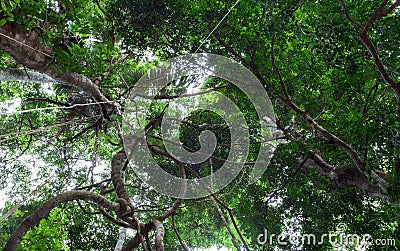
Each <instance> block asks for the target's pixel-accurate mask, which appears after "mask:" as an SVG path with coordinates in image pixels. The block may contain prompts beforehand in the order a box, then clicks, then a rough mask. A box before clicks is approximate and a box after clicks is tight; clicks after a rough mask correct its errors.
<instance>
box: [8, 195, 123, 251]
mask: <svg viewBox="0 0 400 251" xmlns="http://www.w3.org/2000/svg"><path fill="white" fill-rule="evenodd" d="M73 200H84V201H91V202H94V203H96V204H97V205H99V206H102V207H104V208H107V209H108V210H112V211H115V212H118V211H119V210H120V205H119V204H118V203H115V202H112V201H109V200H107V199H106V198H104V197H103V196H101V195H98V194H96V193H93V192H89V191H76V190H74V191H69V192H65V193H62V194H59V195H56V196H54V197H53V198H51V199H50V200H48V201H46V202H45V203H43V204H42V205H41V206H40V207H39V208H37V209H36V210H35V211H34V212H33V213H32V214H31V215H30V216H28V217H26V218H25V219H24V220H23V221H22V222H21V223H20V224H19V225H18V227H17V228H16V229H15V231H14V233H13V234H12V235H11V236H10V238H9V239H8V241H7V244H6V246H5V247H4V248H3V251H12V250H14V249H15V248H16V247H17V245H18V244H19V243H20V242H21V240H22V238H23V237H24V235H25V234H26V233H27V232H28V230H29V229H31V228H32V227H34V226H36V225H38V224H39V222H40V220H41V219H43V218H45V217H47V216H48V214H49V213H50V211H51V210H52V209H53V208H55V207H56V206H58V205H60V204H61V203H65V202H68V201H73Z"/></svg>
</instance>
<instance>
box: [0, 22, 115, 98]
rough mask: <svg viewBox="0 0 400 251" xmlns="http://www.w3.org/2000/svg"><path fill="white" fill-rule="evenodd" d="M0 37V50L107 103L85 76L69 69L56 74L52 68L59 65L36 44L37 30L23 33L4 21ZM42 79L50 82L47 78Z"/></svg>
mask: <svg viewBox="0 0 400 251" xmlns="http://www.w3.org/2000/svg"><path fill="white" fill-rule="evenodd" d="M1 18H2V16H1V15H0V19H1ZM0 36H2V39H1V40H0V49H2V50H4V51H5V52H7V53H8V54H10V55H11V56H12V57H13V58H14V59H15V60H16V61H17V62H19V63H21V64H22V65H24V66H26V67H28V68H30V69H32V70H34V71H37V72H41V73H44V74H46V75H48V76H49V77H50V78H52V79H54V80H55V81H56V82H59V83H61V84H64V85H68V86H73V87H75V88H78V89H80V90H82V91H84V92H86V93H87V94H89V95H90V96H92V97H93V98H94V99H95V100H96V101H99V102H108V101H109V100H108V99H107V98H106V97H105V96H104V95H103V94H102V93H101V92H100V89H99V88H98V87H97V86H96V85H95V84H94V83H93V82H92V81H91V80H90V79H88V78H87V77H85V76H83V75H80V74H78V73H74V72H71V71H70V70H67V71H66V72H65V73H59V72H57V71H56V70H55V69H56V68H57V67H60V65H59V64H58V63H57V62H55V60H54V55H55V54H54V52H53V51H52V50H51V49H50V48H49V47H46V46H43V45H42V44H41V43H40V42H39V34H38V33H37V32H36V31H34V30H30V31H24V30H22V29H21V27H20V25H19V24H18V23H17V22H7V23H6V24H5V25H3V26H0ZM45 79H46V81H50V79H49V78H45ZM52 82H53V81H52Z"/></svg>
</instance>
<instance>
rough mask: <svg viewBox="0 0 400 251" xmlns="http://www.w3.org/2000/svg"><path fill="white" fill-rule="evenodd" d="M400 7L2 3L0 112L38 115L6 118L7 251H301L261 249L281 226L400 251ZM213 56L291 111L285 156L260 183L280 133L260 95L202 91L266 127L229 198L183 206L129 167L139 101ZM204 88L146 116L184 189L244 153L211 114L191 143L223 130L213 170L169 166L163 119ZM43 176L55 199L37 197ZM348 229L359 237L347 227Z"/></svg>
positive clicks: (46, 192) (215, 84)
mask: <svg viewBox="0 0 400 251" xmlns="http://www.w3.org/2000/svg"><path fill="white" fill-rule="evenodd" d="M399 5H400V1H390V2H389V1H386V0H385V1H368V2H366V1H327V2H321V1H291V0H285V1H230V0H228V1H204V0H196V1H186V0H179V1H168V0H155V1H126V0H117V1H108V0H97V1H89V2H87V1H55V0H54V1H37V2H34V1H19V0H7V1H3V2H2V3H1V12H0V24H1V26H0V36H1V40H0V49H1V50H0V51H1V67H2V69H1V71H0V72H1V73H2V77H1V79H0V80H1V85H0V86H1V87H0V91H1V94H2V95H1V100H2V101H3V102H4V105H3V107H5V106H6V104H7V102H8V103H10V104H12V103H16V104H17V105H19V104H18V103H19V102H20V107H21V110H18V111H16V112H15V111H14V112H10V113H12V114H7V113H3V114H2V115H1V120H2V123H1V124H2V125H1V127H0V128H1V129H0V130H1V134H2V138H1V139H0V142H1V149H2V151H1V158H2V165H3V167H2V171H1V172H2V175H1V178H0V179H1V181H2V182H1V184H4V185H3V186H2V187H3V188H4V187H6V185H7V184H9V186H12V187H11V188H12V189H11V190H10V191H9V193H8V194H9V197H10V198H13V199H12V200H10V201H9V202H8V204H7V205H6V208H5V209H4V210H3V212H4V213H3V215H4V214H5V213H6V212H9V213H8V214H5V216H4V217H3V219H2V222H1V223H0V224H1V225H2V227H3V226H4V228H2V230H0V233H1V235H0V236H1V244H2V246H4V250H13V249H15V248H17V249H18V248H19V249H24V248H27V247H28V246H31V247H32V249H33V248H34V246H33V245H34V244H33V243H35V242H34V240H35V239H37V238H39V237H38V236H46V237H43V240H44V242H45V240H48V242H46V243H47V244H42V245H47V247H48V248H49V249H62V248H64V249H82V250H92V249H99V250H103V249H104V250H107V249H110V247H114V246H115V245H116V243H117V240H118V234H119V233H118V228H119V227H121V228H128V229H133V235H132V236H129V238H130V239H129V241H127V242H126V243H125V244H124V247H123V248H124V250H132V249H134V248H142V249H143V250H152V247H154V248H155V249H156V250H164V249H165V250H177V249H184V250H189V248H206V247H210V246H211V245H213V244H216V245H223V246H226V247H229V248H232V249H233V248H236V249H238V250H240V249H244V250H269V248H272V247H271V246H273V247H279V248H281V249H287V250H289V249H291V248H295V246H296V245H295V244H290V245H287V246H282V245H279V243H277V242H276V241H275V242H274V243H271V245H269V246H267V245H261V244H260V243H258V242H257V239H258V237H259V236H260V234H263V233H264V230H265V229H266V230H267V231H268V233H274V234H277V235H278V234H279V233H281V232H285V231H286V232H290V231H292V232H293V231H294V232H297V233H300V234H308V233H313V234H316V235H317V236H321V235H323V234H326V233H330V232H332V231H336V232H338V231H339V230H340V231H345V233H346V234H359V235H362V234H370V235H371V236H372V237H373V238H374V239H378V238H390V239H393V240H395V241H396V242H397V243H400V240H399V238H400V237H399V236H400V235H399V229H400V227H399V220H398V219H399V216H400V210H399V208H400V200H399V199H400V197H399V194H400V161H399V158H400V156H399V154H400V142H399V141H400V139H399V137H400V136H399V132H398V131H399V126H400V124H399V116H400V82H399V76H400V73H399V70H398V69H400V62H399V60H398V58H399V57H400V54H399V53H400V52H399V50H398V44H397V43H396V42H397V41H399V40H400V38H399V36H400V35H399V34H400V24H399V22H397V19H398V11H399ZM199 51H200V52H207V53H215V54H219V55H224V56H226V57H229V58H232V59H234V60H236V61H237V62H239V63H240V64H241V65H243V66H245V67H246V68H248V69H249V70H250V71H251V72H252V74H254V76H256V78H257V79H258V81H259V82H260V83H261V84H262V85H263V87H264V88H265V90H266V91H267V92H268V94H269V96H270V98H271V101H272V104H274V110H275V113H276V115H277V119H276V127H277V130H278V131H279V134H280V135H279V141H280V142H281V143H282V144H279V145H278V147H277V149H276V151H275V154H274V157H273V158H272V160H271V163H270V164H269V166H268V169H267V170H266V172H265V174H264V175H263V176H262V177H261V179H259V180H258V181H257V182H256V183H254V184H252V185H248V181H249V176H248V174H249V173H250V172H251V166H252V164H254V162H255V160H256V159H257V155H258V153H259V150H260V145H261V144H262V142H261V140H262V139H260V137H259V134H260V131H261V129H260V128H261V125H262V123H263V121H262V120H260V118H259V116H258V115H257V111H256V110H257V107H255V106H254V104H252V102H251V100H250V99H249V98H248V97H247V96H246V93H244V92H243V91H241V90H240V89H239V88H237V87H235V86H233V85H231V84H229V83H227V81H225V80H223V79H219V78H207V79H206V81H205V83H203V84H202V85H201V86H200V87H199V88H200V89H201V90H202V91H203V92H213V93H216V92H217V93H219V94H221V95H224V96H226V97H228V98H229V99H230V100H233V101H234V102H235V103H236V104H237V106H238V107H239V109H240V111H241V113H242V114H243V116H244V118H245V120H246V122H247V124H248V126H249V133H250V143H249V147H250V151H249V154H248V156H247V160H246V161H247V165H246V166H245V168H244V169H243V171H242V172H241V173H240V175H239V176H238V177H236V179H235V180H234V181H233V182H232V183H231V184H229V185H228V186H227V187H225V188H224V189H223V190H222V191H220V192H218V193H216V194H211V195H210V196H208V197H206V198H203V199H193V200H182V199H176V200H175V199H173V198H170V197H168V196H163V195H160V194H159V193H158V192H157V191H154V190H153V189H152V187H151V186H149V185H148V184H146V183H145V182H143V181H142V180H140V179H139V177H138V176H137V175H136V174H135V173H134V172H133V170H132V167H131V166H129V164H128V162H129V161H128V160H127V153H125V151H124V150H123V144H122V130H121V122H122V114H123V113H124V111H126V109H127V108H128V106H126V104H127V102H125V101H124V100H125V99H127V98H128V97H129V93H130V92H131V91H132V89H133V88H135V86H136V83H137V81H138V80H139V78H140V76H141V75H143V74H144V73H145V72H146V71H147V70H148V69H152V68H153V67H154V65H156V64H157V63H158V62H160V61H163V60H167V59H170V58H172V57H175V56H178V55H182V54H186V53H188V52H192V53H195V52H199ZM149 55H151V56H149ZM154 58H156V59H154ZM196 81H198V80H196V79H191V78H190V77H187V78H182V79H180V80H179V81H176V82H174V83H172V84H171V85H170V86H169V87H167V88H165V89H162V90H161V91H160V92H159V93H157V94H156V96H155V98H154V99H155V100H154V101H153V102H152V103H151V105H150V106H149V108H148V110H146V111H144V113H143V114H144V116H143V121H144V122H145V123H146V124H147V126H146V135H145V136H146V144H148V145H149V149H150V150H151V152H152V155H153V157H154V159H155V160H156V162H157V163H158V164H159V165H160V166H162V167H163V169H164V170H166V171H167V172H168V173H170V174H172V175H174V176H177V177H188V178H195V177H197V176H200V177H204V176H207V175H209V174H211V173H212V172H213V169H215V170H218V169H219V168H220V166H221V165H222V164H223V163H224V161H226V158H227V156H228V154H229V152H230V151H231V150H232V149H231V148H229V147H227V146H228V145H231V143H232V142H231V139H230V136H231V135H230V134H229V130H227V124H226V122H224V120H223V117H221V115H220V114H217V113H215V112H210V111H206V110H203V111H199V112H194V113H191V114H189V115H188V116H187V117H186V118H185V120H184V121H183V122H181V123H180V126H181V127H180V129H179V130H180V131H179V140H180V141H181V142H182V144H183V147H184V148H185V149H186V150H188V151H192V152H196V151H197V150H199V149H200V143H201V140H200V139H199V137H200V135H201V133H202V132H204V131H205V130H209V131H212V132H213V133H214V134H215V135H217V136H216V139H217V143H218V146H217V148H216V151H215V152H214V154H213V155H212V157H211V158H210V159H209V160H207V161H205V162H203V163H199V164H187V163H184V162H183V161H179V160H178V159H176V158H174V156H173V155H171V154H170V153H169V152H168V151H167V148H166V143H165V142H163V139H162V134H161V131H162V128H161V125H160V118H161V117H163V115H165V113H164V112H165V110H166V109H167V108H168V106H169V104H171V100H172V101H173V100H179V99H181V98H182V97H179V95H181V94H184V93H187V92H188V87H189V86H192V85H194V84H195V83H196ZM199 95H200V94H199ZM215 102H217V100H216V101H215ZM4 109H5V108H4ZM232 116H234V114H233V115H232ZM173 143H179V142H173ZM121 149H122V150H121ZM128 155H129V154H128ZM27 160H29V161H27ZM33 160H36V161H33ZM35 170H37V171H35ZM99 170H101V171H99ZM48 177H50V178H48ZM46 178H48V179H46ZM35 179H36V180H37V181H41V182H39V183H42V185H40V186H37V187H36V189H35V190H33V192H31V190H32V188H31V183H32V182H33V181H35ZM10 181H11V182H10ZM182 187H184V186H182ZM27 196H28V197H29V200H27V201H26V202H24V203H22V204H23V205H22V204H21V203H20V204H18V202H20V201H21V199H22V198H26V197H27ZM13 206H14V209H13V210H11V211H10V209H11V208H12V207H13ZM17 208H19V209H18V210H17ZM13 212H14V214H13V215H12V216H10V213H13ZM23 216H28V217H27V218H25V219H22V217H23ZM47 216H49V217H47ZM340 223H344V224H346V226H347V228H346V229H345V230H343V229H339V228H336V227H337V226H339V225H338V224H340ZM35 226H37V227H36V228H34V227H35ZM28 231H29V232H28ZM62 231H65V232H64V233H67V234H61V233H60V232H62ZM340 231H339V233H340ZM121 233H122V234H121V235H120V236H121V238H120V240H123V238H122V237H123V232H121ZM54 234H56V235H54ZM128 235H129V234H128ZM24 236H25V237H24ZM96 236H97V237H96ZM40 238H42V237H40ZM40 243H42V242H40ZM18 245H19V246H18ZM63 245H64V246H63ZM352 245H353V244H351V243H350V244H348V245H347V248H348V249H355V248H356V247H359V245H362V244H354V245H353V246H352ZM357 245H358V246H357ZM305 246H307V250H321V249H322V250H331V249H332V246H334V245H333V244H332V243H329V242H324V243H322V245H320V246H317V245H307V244H305ZM303 248H304V246H303ZM391 248H392V247H390V246H389V247H387V249H388V250H392V249H391Z"/></svg>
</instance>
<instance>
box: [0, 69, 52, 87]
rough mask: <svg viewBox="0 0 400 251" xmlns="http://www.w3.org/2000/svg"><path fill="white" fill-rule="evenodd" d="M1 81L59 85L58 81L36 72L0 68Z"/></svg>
mask: <svg viewBox="0 0 400 251" xmlns="http://www.w3.org/2000/svg"><path fill="white" fill-rule="evenodd" d="M0 81H20V82H35V83H41V84H45V83H51V84H53V83H57V81H56V80H54V79H52V78H51V77H49V76H47V75H46V74H42V73H39V72H35V71H30V70H25V69H13V68H0Z"/></svg>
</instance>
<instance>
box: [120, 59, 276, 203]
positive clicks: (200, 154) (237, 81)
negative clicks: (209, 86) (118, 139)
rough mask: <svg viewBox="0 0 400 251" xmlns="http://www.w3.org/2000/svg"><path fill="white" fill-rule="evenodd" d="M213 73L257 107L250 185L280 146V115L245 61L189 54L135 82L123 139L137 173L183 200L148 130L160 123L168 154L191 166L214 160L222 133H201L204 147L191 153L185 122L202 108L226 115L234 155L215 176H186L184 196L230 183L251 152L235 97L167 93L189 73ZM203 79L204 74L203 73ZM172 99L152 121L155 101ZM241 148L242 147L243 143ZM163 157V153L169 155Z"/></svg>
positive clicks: (177, 182)
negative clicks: (184, 137)
mask: <svg viewBox="0 0 400 251" xmlns="http://www.w3.org/2000/svg"><path fill="white" fill-rule="evenodd" d="M194 75H196V76H202V77H203V78H204V76H214V77H219V78H221V79H224V80H226V81H228V82H230V84H233V85H235V86H236V87H238V88H239V89H240V90H241V91H242V92H243V93H244V94H245V95H247V97H248V99H249V100H250V102H251V103H252V105H253V106H254V108H255V110H256V112H257V115H258V118H259V124H260V128H259V129H258V131H259V132H258V134H257V142H258V143H259V146H260V147H259V152H258V156H257V159H256V161H255V162H254V163H255V164H254V167H253V170H252V172H251V174H250V183H254V182H255V181H257V180H258V179H259V178H260V177H261V175H262V174H263V173H264V172H265V170H266V168H267V166H268V164H269V161H270V159H271V157H272V155H273V152H274V150H275V148H276V145H277V141H276V139H275V138H274V137H275V135H276V133H275V128H276V126H275V114H274V111H273V108H272V104H271V101H270V99H269V97H268V95H267V93H266V91H265V89H264V87H263V86H262V85H261V83H260V82H259V81H258V79H257V78H256V77H255V76H254V75H253V74H252V73H251V72H250V71H249V70H248V69H247V68H245V67H244V66H243V65H241V64H239V63H237V62H235V61H233V60H231V59H229V58H226V57H223V56H219V55H215V54H207V53H199V54H190V55H185V56H181V57H177V58H174V59H171V60H169V61H167V62H164V63H163V64H161V65H160V66H158V67H157V68H154V69H151V70H150V71H149V72H148V74H145V75H144V76H142V78H141V79H140V80H139V81H138V82H137V83H136V85H135V87H134V88H133V90H132V92H131V95H130V98H129V101H128V102H127V104H126V106H125V111H124V114H123V127H122V129H123V139H124V147H125V151H126V154H127V156H128V159H129V161H130V164H131V166H132V168H133V169H134V171H135V173H136V174H137V175H138V177H139V178H141V179H142V180H143V181H144V182H145V183H147V184H149V185H150V186H152V187H153V188H154V189H156V190H157V191H158V192H160V193H162V194H164V195H168V196H172V197H175V198H181V197H180V196H182V195H180V191H181V178H179V177H176V176H173V175H171V174H169V173H167V172H166V171H164V170H163V169H162V168H161V167H160V166H159V165H158V164H157V162H156V161H155V159H154V158H153V156H152V151H153V152H154V151H155V150H154V148H153V147H154V146H151V145H149V142H148V141H147V138H146V137H148V136H149V135H148V133H149V132H150V131H151V130H152V129H154V128H155V126H157V125H160V126H161V135H162V137H161V138H162V143H163V146H164V148H165V149H164V150H166V152H167V153H166V155H168V157H170V158H173V159H175V160H178V161H180V162H182V163H186V164H198V163H202V162H204V161H206V160H207V159H209V158H210V157H211V156H212V154H213V153H214V151H215V149H216V146H217V137H216V136H215V135H214V133H213V132H212V131H210V130H204V131H202V133H201V134H200V136H199V143H200V149H199V150H198V151H195V152H192V151H189V150H188V149H185V147H184V145H183V144H182V143H180V140H179V131H180V129H179V128H180V126H181V124H182V123H183V122H184V120H185V118H186V117H188V116H190V114H194V113H196V111H198V110H206V111H210V112H213V113H215V114H217V115H218V116H220V117H221V118H223V119H224V122H225V124H226V125H227V127H228V128H229V132H230V137H231V140H230V145H231V146H230V148H229V154H228V157H227V158H226V160H225V161H224V163H223V165H222V167H220V168H219V169H218V170H217V171H216V172H215V173H213V175H212V176H211V175H210V176H207V177H201V178H200V177H198V178H196V179H187V180H186V181H187V191H186V193H185V195H184V197H183V198H182V199H189V198H200V197H204V196H208V195H209V194H210V192H211V191H212V192H213V193H215V192H218V191H219V190H221V189H223V188H224V187H225V186H227V185H228V184H229V183H230V182H232V180H233V179H235V177H236V176H237V175H238V174H239V172H240V171H241V170H242V168H243V166H244V164H245V163H246V161H247V157H248V152H249V143H250V142H249V138H250V137H249V129H248V126H247V124H246V120H245V118H244V116H243V114H242V112H241V111H240V109H239V108H238V107H237V105H236V104H235V102H234V101H232V100H230V99H229V98H228V97H227V96H224V95H223V94H221V93H219V92H216V91H213V92H204V93H200V94H199V93H198V95H191V94H188V93H184V94H180V95H165V90H167V89H168V88H171V86H173V85H174V84H175V85H177V83H178V84H179V81H180V79H181V78H184V77H188V76H194ZM200 79H201V77H200ZM162 98H164V99H167V100H169V103H168V105H166V106H165V107H164V109H163V111H162V113H161V114H160V115H159V117H158V118H156V119H153V120H152V121H151V122H150V123H149V122H148V116H149V111H151V110H152V108H154V106H152V102H153V101H155V100H157V99H162ZM238 146H240V147H238ZM166 155H164V156H166Z"/></svg>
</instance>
